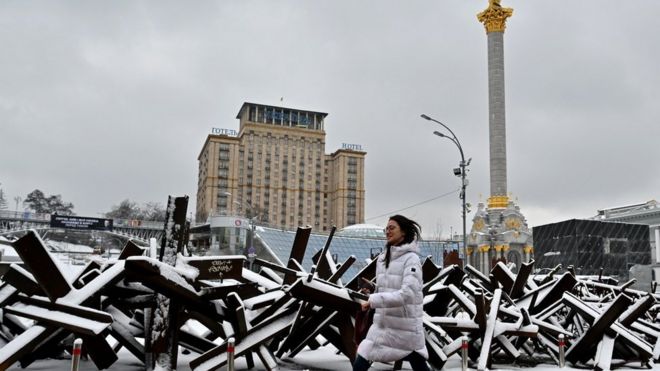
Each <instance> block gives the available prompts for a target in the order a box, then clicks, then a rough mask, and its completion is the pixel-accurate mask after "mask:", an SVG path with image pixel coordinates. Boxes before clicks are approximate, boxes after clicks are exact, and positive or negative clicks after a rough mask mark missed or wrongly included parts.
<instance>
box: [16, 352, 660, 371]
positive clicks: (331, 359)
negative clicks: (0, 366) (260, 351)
mask: <svg viewBox="0 0 660 371" xmlns="http://www.w3.org/2000/svg"><path fill="white" fill-rule="evenodd" d="M196 356H197V355H196V354H195V353H191V354H181V355H180V356H179V367H178V368H177V371H190V366H189V365H188V364H189V362H190V360H191V359H193V358H194V357H196ZM254 361H255V367H254V368H253V369H252V370H264V368H263V366H262V365H261V362H260V361H259V358H258V357H256V356H255V357H254ZM279 364H280V368H279V370H280V371H292V370H298V371H300V370H310V371H312V370H317V371H350V370H352V368H351V365H350V363H349V362H348V360H347V359H346V357H344V356H343V355H338V354H335V348H334V347H332V346H324V347H321V348H319V349H317V350H314V351H312V350H305V351H302V352H301V353H299V354H298V355H296V357H295V358H293V359H289V358H284V359H281V360H279ZM235 366H236V370H248V368H247V367H246V364H245V359H244V358H242V357H240V358H238V359H237V360H236V363H235ZM70 369H71V361H70V360H68V359H67V360H64V359H63V360H41V361H36V362H34V363H33V364H31V365H30V366H29V367H28V368H27V369H22V368H20V365H18V364H15V365H14V366H13V367H11V368H9V369H8V370H10V371H19V370H28V371H32V370H35V371H36V370H39V371H46V370H50V371H58V370H70ZM460 369H461V360H460V358H459V357H458V356H456V355H455V356H452V357H450V358H449V361H448V362H447V364H446V365H445V367H444V368H443V370H446V371H448V370H460ZM471 369H472V370H474V368H471ZM492 369H493V370H501V371H506V370H522V371H524V370H534V371H549V370H557V369H558V367H557V366H556V365H552V364H541V365H538V366H535V367H525V366H516V365H502V364H494V365H493V368H492ZM589 369H591V367H586V368H572V367H566V368H564V369H563V370H566V371H573V370H589ZM614 369H616V370H647V368H645V367H641V365H640V364H639V363H638V362H636V363H628V364H625V365H622V366H617V367H616V368H614ZM96 370H97V368H96V366H94V363H93V362H92V361H91V360H81V363H80V371H96ZM108 370H112V371H138V370H143V366H142V363H141V362H139V361H138V360H137V359H136V358H135V357H133V356H132V355H131V354H130V353H128V352H127V351H126V350H124V349H122V350H121V351H120V352H119V360H118V361H117V362H115V364H113V365H112V367H110V368H109V369H108ZM221 370H223V371H224V370H226V367H223V368H221ZM371 370H376V371H383V370H392V365H388V364H382V363H376V364H374V365H373V366H372V367H371ZM403 370H410V365H409V364H408V363H404V364H403ZM653 370H660V365H656V366H655V367H653Z"/></svg>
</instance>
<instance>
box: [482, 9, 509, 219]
mask: <svg viewBox="0 0 660 371" xmlns="http://www.w3.org/2000/svg"><path fill="white" fill-rule="evenodd" d="M512 14H513V9H511V8H503V7H502V6H501V5H500V1H499V0H491V1H490V4H489V6H488V8H487V9H486V10H484V11H483V12H481V13H479V14H478V15H477V18H478V19H479V22H481V23H483V24H484V26H485V28H486V34H487V35H488V128H489V138H490V198H489V199H488V208H505V207H507V205H508V202H509V200H508V195H507V184H506V124H505V123H506V116H505V108H504V107H505V105H504V28H505V26H506V19H507V18H508V17H510V16H511V15H512Z"/></svg>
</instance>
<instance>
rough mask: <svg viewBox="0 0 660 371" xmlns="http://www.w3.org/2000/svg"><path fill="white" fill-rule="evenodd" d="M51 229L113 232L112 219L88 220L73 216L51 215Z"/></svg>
mask: <svg viewBox="0 0 660 371" xmlns="http://www.w3.org/2000/svg"><path fill="white" fill-rule="evenodd" d="M50 227H51V228H65V229H86V230H96V231H111V230H112V219H101V218H87V217H84V216H73V215H54V214H53V215H51V216H50Z"/></svg>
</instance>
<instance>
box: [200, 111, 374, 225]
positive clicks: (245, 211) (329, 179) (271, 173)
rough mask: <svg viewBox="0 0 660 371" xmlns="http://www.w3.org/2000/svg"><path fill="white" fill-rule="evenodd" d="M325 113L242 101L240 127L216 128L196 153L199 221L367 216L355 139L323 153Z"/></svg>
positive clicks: (325, 221)
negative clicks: (213, 218)
mask: <svg viewBox="0 0 660 371" xmlns="http://www.w3.org/2000/svg"><path fill="white" fill-rule="evenodd" d="M327 116H328V114H327V113H323V112H315V111H307V110H300V109H294V108H284V107H275V106H268V105H263V104H255V103H243V106H242V107H241V109H240V110H239V111H238V115H237V116H236V118H237V119H238V120H239V130H238V131H236V130H231V129H220V128H213V129H212V133H211V134H210V135H208V137H207V138H206V141H205V142H204V146H203V147H202V150H201V152H200V154H199V157H198V161H199V178H198V188H197V214H196V219H197V220H198V221H206V220H208V219H209V217H211V216H220V215H240V216H243V217H245V218H249V219H253V220H255V221H256V222H257V223H258V224H265V225H270V226H273V227H276V228H282V229H294V228H296V227H298V226H307V225H309V226H311V227H312V228H313V230H314V231H318V232H323V231H329V230H330V228H331V227H332V226H333V225H336V226H337V228H343V227H345V226H347V225H352V224H358V223H363V222H364V197H365V191H364V159H365V156H366V152H365V151H363V150H362V147H361V146H360V145H356V144H343V145H342V148H341V149H338V150H336V151H334V152H333V153H331V154H326V153H325V118H326V117H327Z"/></svg>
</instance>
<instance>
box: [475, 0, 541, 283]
mask: <svg viewBox="0 0 660 371" xmlns="http://www.w3.org/2000/svg"><path fill="white" fill-rule="evenodd" d="M512 14H513V9H511V8H503V7H502V6H501V5H500V0H490V1H489V4H488V8H486V10H484V11H483V12H481V13H479V14H477V19H478V20H479V22H481V23H483V25H484V27H485V28H486V35H487V39H488V136H489V143H490V197H489V198H488V203H487V205H484V204H483V203H479V205H478V208H477V212H476V213H475V217H474V218H473V226H472V231H471V233H470V236H469V238H468V246H469V247H470V248H472V249H473V251H474V249H475V248H476V247H481V246H483V257H484V258H483V259H482V267H481V271H482V273H488V272H489V271H490V269H491V268H492V267H491V265H492V264H493V262H495V263H496V262H499V261H501V262H504V263H507V264H510V267H511V268H512V269H513V270H514V271H517V268H519V267H520V266H521V264H522V263H524V262H526V261H529V259H530V258H531V252H533V247H532V234H531V231H530V230H529V227H528V226H527V221H526V220H525V217H524V216H523V215H522V213H520V209H519V208H518V206H516V204H515V202H513V200H510V199H509V195H508V190H507V166H506V115H505V99H504V29H505V27H506V20H507V18H509V17H511V15H512Z"/></svg>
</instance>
